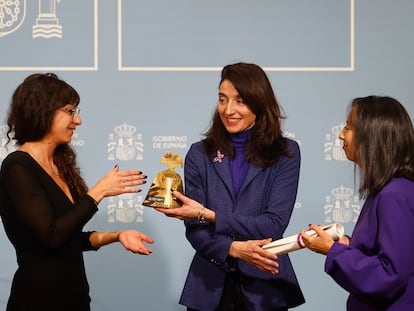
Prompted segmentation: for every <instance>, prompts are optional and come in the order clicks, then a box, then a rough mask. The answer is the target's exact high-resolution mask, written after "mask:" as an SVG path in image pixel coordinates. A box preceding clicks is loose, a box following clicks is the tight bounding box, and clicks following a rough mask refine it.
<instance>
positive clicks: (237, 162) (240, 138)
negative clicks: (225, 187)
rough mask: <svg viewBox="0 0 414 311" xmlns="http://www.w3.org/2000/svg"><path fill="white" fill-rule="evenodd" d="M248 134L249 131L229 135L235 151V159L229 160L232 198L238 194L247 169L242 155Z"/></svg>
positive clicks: (245, 160)
mask: <svg viewBox="0 0 414 311" xmlns="http://www.w3.org/2000/svg"><path fill="white" fill-rule="evenodd" d="M249 134H250V130H247V131H244V132H241V133H237V134H230V139H231V141H232V142H233V145H234V149H235V157H234V159H232V160H230V170H231V176H232V177H233V191H234V196H237V194H238V193H239V190H240V186H241V184H242V182H243V180H244V178H245V177H246V174H247V171H248V169H249V163H248V162H247V159H246V156H245V155H244V149H245V147H246V144H247V140H248V138H249Z"/></svg>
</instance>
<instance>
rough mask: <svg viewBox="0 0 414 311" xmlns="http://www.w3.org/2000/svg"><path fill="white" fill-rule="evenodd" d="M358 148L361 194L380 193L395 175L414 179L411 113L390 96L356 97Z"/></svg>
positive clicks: (413, 135)
mask: <svg viewBox="0 0 414 311" xmlns="http://www.w3.org/2000/svg"><path fill="white" fill-rule="evenodd" d="M351 107H352V108H353V109H355V113H356V121H355V137H354V143H355V150H356V158H357V160H358V164H359V170H360V187H359V194H360V196H361V197H362V198H367V197H370V196H373V195H375V194H377V193H378V192H379V191H380V190H381V189H382V188H383V187H384V186H385V185H386V184H387V183H388V182H389V181H390V180H391V179H392V178H394V177H405V178H407V179H410V180H413V181H414V130H413V124H412V122H411V119H410V116H409V114H408V112H407V111H406V110H405V108H404V107H403V106H402V105H401V103H400V102H398V101H397V100H396V99H394V98H391V97H387V96H368V97H363V98H355V99H354V100H353V101H352V104H351Z"/></svg>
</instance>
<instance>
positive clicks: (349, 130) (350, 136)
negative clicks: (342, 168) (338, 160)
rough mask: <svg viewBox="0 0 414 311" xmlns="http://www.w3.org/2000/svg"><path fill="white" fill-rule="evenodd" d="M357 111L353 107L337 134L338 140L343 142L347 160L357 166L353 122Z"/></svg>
mask: <svg viewBox="0 0 414 311" xmlns="http://www.w3.org/2000/svg"><path fill="white" fill-rule="evenodd" d="M356 118H357V109H356V107H353V108H352V110H351V111H350V112H349V114H348V117H347V118H346V125H345V126H344V128H343V129H342V131H341V132H340V133H339V136H338V137H339V139H341V140H342V141H343V149H344V151H345V155H346V157H347V158H348V160H350V161H353V162H355V163H357V164H358V161H357V158H356V151H355V122H356Z"/></svg>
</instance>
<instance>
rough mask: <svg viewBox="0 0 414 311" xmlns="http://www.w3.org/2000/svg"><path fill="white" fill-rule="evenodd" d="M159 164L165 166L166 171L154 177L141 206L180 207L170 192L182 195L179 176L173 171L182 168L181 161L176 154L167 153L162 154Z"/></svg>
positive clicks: (178, 201)
mask: <svg viewBox="0 0 414 311" xmlns="http://www.w3.org/2000/svg"><path fill="white" fill-rule="evenodd" d="M160 163H161V164H166V165H167V166H168V169H167V170H165V171H161V172H159V173H158V174H157V176H155V178H154V180H153V182H152V184H151V186H150V189H149V190H148V193H147V196H146V197H145V200H144V202H143V203H142V204H143V205H145V206H149V207H155V208H156V207H162V208H177V207H180V206H181V205H182V202H181V201H180V200H178V199H177V198H175V197H173V195H172V192H173V191H179V192H181V193H183V182H182V179H181V176H180V175H179V174H178V173H176V172H175V171H174V169H175V168H176V167H183V160H182V158H181V157H180V156H179V155H178V154H177V153H175V152H172V151H169V152H167V153H165V154H164V156H163V157H162V158H161V161H160Z"/></svg>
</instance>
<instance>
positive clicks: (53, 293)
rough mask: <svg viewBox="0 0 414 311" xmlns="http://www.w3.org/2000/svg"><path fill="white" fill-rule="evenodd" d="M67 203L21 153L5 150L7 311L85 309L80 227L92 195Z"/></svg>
mask: <svg viewBox="0 0 414 311" xmlns="http://www.w3.org/2000/svg"><path fill="white" fill-rule="evenodd" d="M75 199H76V200H77V202H76V203H75V204H73V203H72V202H71V201H70V200H69V198H68V197H67V196H66V195H65V194H64V192H63V191H62V190H61V189H60V188H59V186H58V185H57V184H56V183H55V182H54V181H53V179H52V178H50V176H49V175H48V174H47V173H46V172H45V171H44V170H43V169H42V168H41V166H40V165H38V164H37V162H36V161H35V160H34V159H33V158H31V157H30V155H28V154H27V153H25V152H21V151H16V152H13V153H11V154H10V155H9V156H8V157H7V158H6V159H5V160H4V161H3V163H2V167H1V172H0V216H1V218H2V223H3V225H4V228H5V231H6V234H7V236H8V238H9V239H10V241H11V243H12V244H13V246H14V248H15V250H16V256H17V263H18V269H17V271H16V273H15V276H14V279H13V283H12V289H11V293H10V298H9V302H8V308H7V310H8V311H9V310H79V311H81V310H89V303H90V298H89V286H88V283H87V279H86V274H85V270H84V262H83V256H82V251H83V250H91V249H92V246H91V245H90V243H89V236H90V234H91V232H82V228H83V227H84V225H85V224H86V223H87V221H88V220H89V219H90V218H91V217H92V216H93V214H94V213H95V212H96V211H97V206H96V205H95V203H94V202H93V200H92V198H90V197H89V196H85V197H84V198H75Z"/></svg>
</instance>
